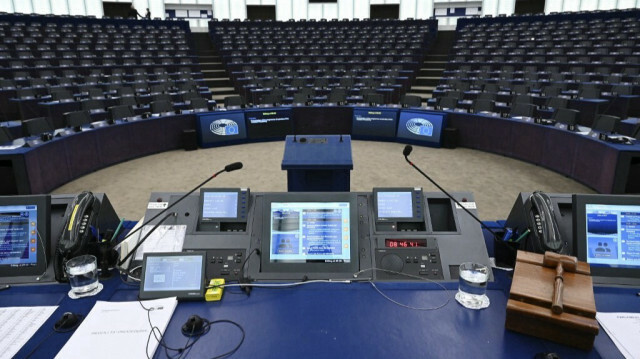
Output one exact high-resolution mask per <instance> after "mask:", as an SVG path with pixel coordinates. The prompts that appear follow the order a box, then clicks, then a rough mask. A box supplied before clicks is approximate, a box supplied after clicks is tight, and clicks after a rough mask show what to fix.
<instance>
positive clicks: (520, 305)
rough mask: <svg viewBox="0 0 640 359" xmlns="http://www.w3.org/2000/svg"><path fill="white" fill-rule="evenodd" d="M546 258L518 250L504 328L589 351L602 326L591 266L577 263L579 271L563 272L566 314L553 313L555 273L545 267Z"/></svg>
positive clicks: (552, 269) (553, 269)
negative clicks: (600, 325)
mask: <svg viewBox="0 0 640 359" xmlns="http://www.w3.org/2000/svg"><path fill="white" fill-rule="evenodd" d="M543 258H544V256H543V255H541V254H537V253H529V252H523V251H518V255H517V258H516V266H515V270H514V275H513V282H512V284H511V292H510V294H509V301H508V302H507V319H506V323H505V327H506V328H507V329H509V330H513V331H517V332H520V333H524V334H529V335H533V336H536V337H540V338H544V339H548V340H551V341H555V342H558V343H562V344H566V345H569V346H573V347H576V348H580V349H583V350H590V349H591V348H592V347H593V341H594V339H595V336H596V335H597V334H598V330H599V327H598V322H597V321H596V319H595V316H596V305H595V299H594V295H593V283H592V280H591V276H590V270H589V265H588V264H587V263H584V262H578V266H577V268H576V272H564V275H563V278H564V280H563V281H564V291H563V297H564V299H563V308H564V312H563V313H561V314H554V313H553V312H552V311H551V302H552V298H553V290H554V281H555V276H556V270H555V268H550V267H544V266H543Z"/></svg>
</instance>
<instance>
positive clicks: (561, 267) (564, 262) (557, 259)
mask: <svg viewBox="0 0 640 359" xmlns="http://www.w3.org/2000/svg"><path fill="white" fill-rule="evenodd" d="M542 264H543V265H544V266H545V267H550V268H553V267H555V268H556V278H555V282H554V286H553V299H552V300H551V311H552V312H553V313H554V314H562V312H563V308H562V292H563V290H564V277H563V274H564V271H567V272H575V271H576V268H577V267H578V259H577V258H576V257H571V256H566V255H562V254H557V253H553V252H545V253H544V259H543V261H542Z"/></svg>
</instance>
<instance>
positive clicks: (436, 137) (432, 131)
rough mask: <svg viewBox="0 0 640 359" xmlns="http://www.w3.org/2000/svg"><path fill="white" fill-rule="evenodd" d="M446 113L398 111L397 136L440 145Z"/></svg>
mask: <svg viewBox="0 0 640 359" xmlns="http://www.w3.org/2000/svg"><path fill="white" fill-rule="evenodd" d="M445 118H446V114H442V113H433V112H432V113H429V112H419V111H400V118H399V119H398V138H399V139H406V140H410V142H415V143H420V144H427V145H428V144H431V145H434V146H438V147H439V146H440V143H441V139H440V135H441V133H442V129H443V128H444V127H445Z"/></svg>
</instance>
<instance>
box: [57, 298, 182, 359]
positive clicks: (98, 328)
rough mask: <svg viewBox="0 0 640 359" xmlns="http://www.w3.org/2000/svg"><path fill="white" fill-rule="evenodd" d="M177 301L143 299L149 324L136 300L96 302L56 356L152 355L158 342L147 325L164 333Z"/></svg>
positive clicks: (108, 358)
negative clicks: (149, 309) (148, 310)
mask: <svg viewBox="0 0 640 359" xmlns="http://www.w3.org/2000/svg"><path fill="white" fill-rule="evenodd" d="M177 304H178V301H177V299H176V298H175V297H173V298H166V299H155V300H147V301H143V302H142V305H144V307H145V308H153V310H151V311H150V312H149V315H150V317H151V324H149V319H148V317H147V311H146V310H144V309H143V308H142V306H141V305H140V303H139V302H137V301H135V302H103V301H98V302H96V304H95V305H94V307H93V309H91V312H89V315H87V317H86V318H85V320H84V321H83V322H82V324H80V326H79V327H78V329H76V332H75V333H73V336H72V337H71V338H70V339H69V341H68V342H67V343H66V344H65V346H64V347H62V350H60V352H59V353H58V355H56V358H60V359H63V358H91V359H101V358H104V359H113V358H118V359H125V358H147V357H151V358H152V357H153V355H154V353H155V351H156V348H157V347H158V342H157V341H156V340H155V338H154V336H153V334H151V326H152V325H153V326H154V327H157V328H158V329H159V330H160V332H161V333H164V332H165V330H166V329H167V325H169V321H170V320H171V316H172V315H173V311H174V310H175V309H176V305H177ZM149 334H151V339H150V340H149V345H148V347H147V339H148V338H149ZM145 351H146V352H145Z"/></svg>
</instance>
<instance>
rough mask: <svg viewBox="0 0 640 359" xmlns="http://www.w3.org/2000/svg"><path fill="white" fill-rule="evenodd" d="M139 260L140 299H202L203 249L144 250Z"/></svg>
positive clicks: (203, 284)
mask: <svg viewBox="0 0 640 359" xmlns="http://www.w3.org/2000/svg"><path fill="white" fill-rule="evenodd" d="M142 261H143V262H142V277H141V278H140V299H157V298H166V297H177V298H178V299H184V300H201V299H203V298H204V291H205V278H204V275H205V268H206V264H207V261H206V253H205V252H188V253H181V252H177V253H145V254H144V258H143V260H142Z"/></svg>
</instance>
